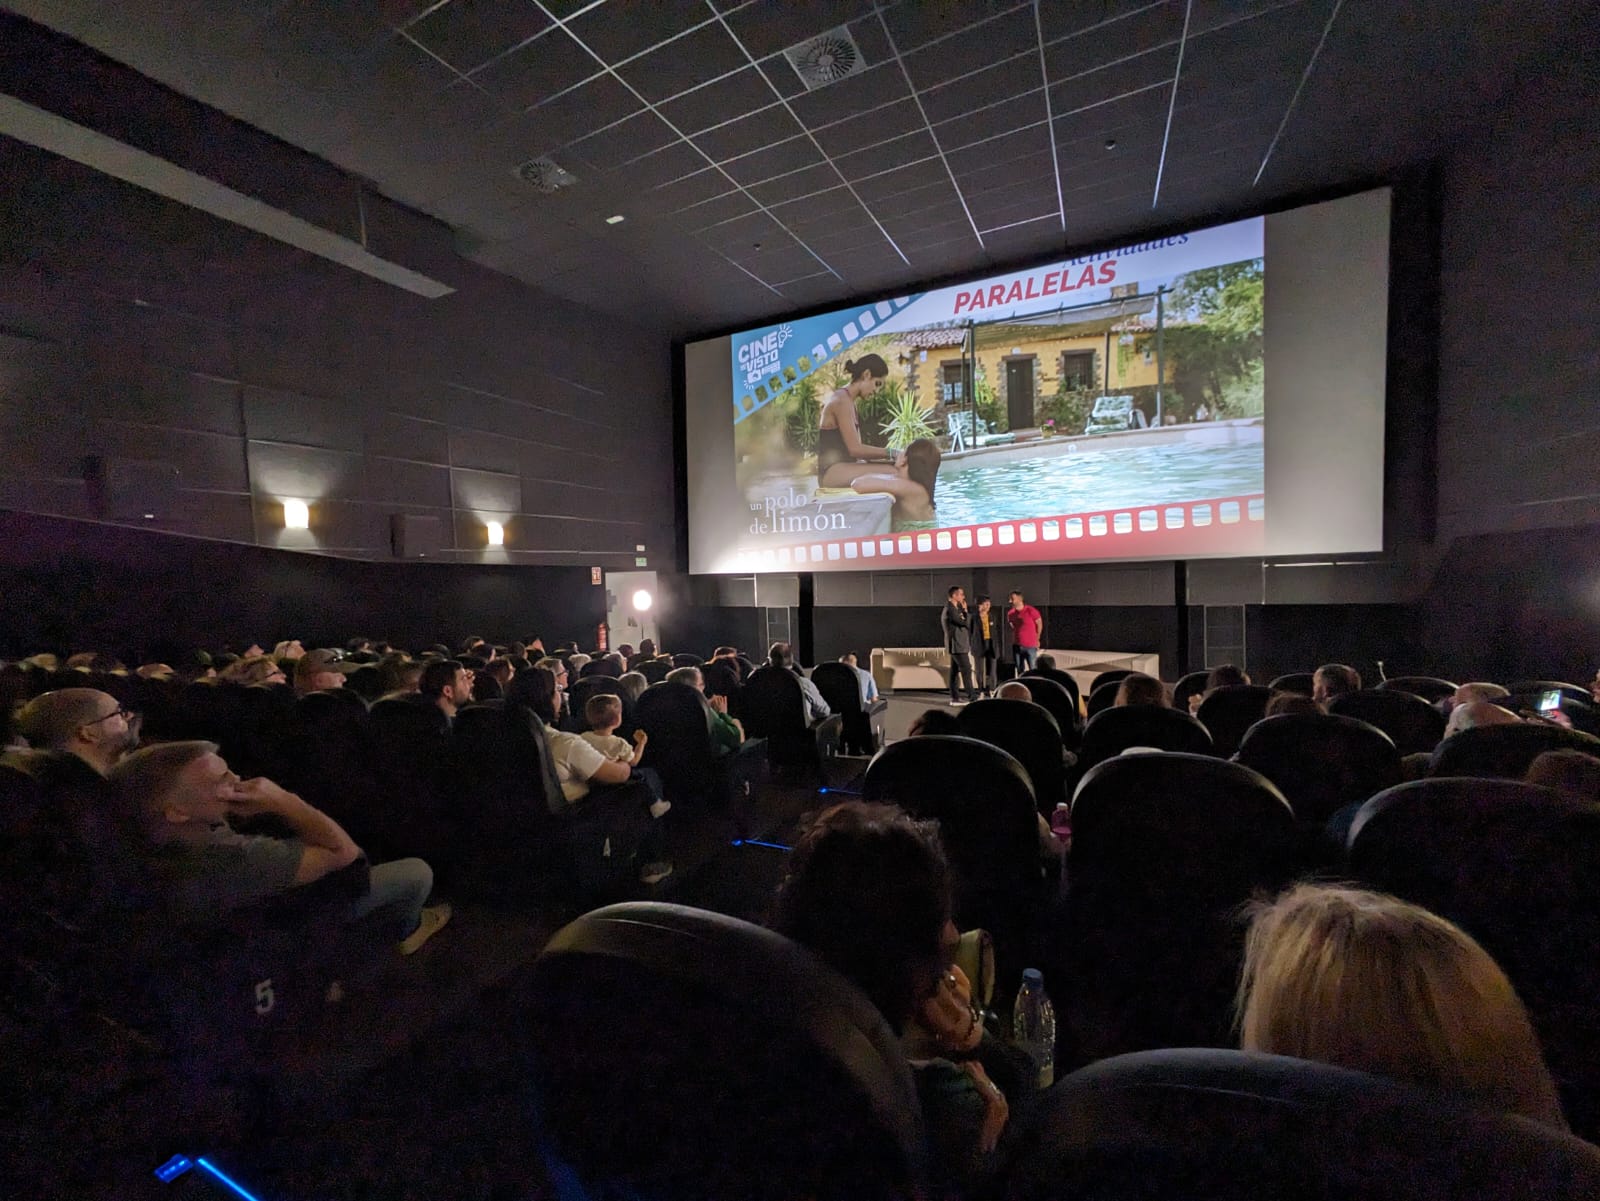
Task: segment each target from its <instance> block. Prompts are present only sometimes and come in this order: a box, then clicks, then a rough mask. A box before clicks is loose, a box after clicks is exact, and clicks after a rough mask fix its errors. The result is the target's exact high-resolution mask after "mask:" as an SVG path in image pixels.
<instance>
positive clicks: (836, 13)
mask: <svg viewBox="0 0 1600 1201" xmlns="http://www.w3.org/2000/svg"><path fill="white" fill-rule="evenodd" d="M724 7H728V6H724ZM871 9H872V4H871V0H805V3H802V4H796V3H794V0H755V3H753V4H746V5H743V6H742V7H740V8H739V9H738V11H737V12H733V13H730V14H729V15H728V16H727V18H726V20H727V22H728V28H730V29H731V30H733V32H734V34H735V35H737V36H738V38H739V40H740V41H741V42H743V43H744V46H745V49H747V50H749V51H750V55H751V57H752V58H757V59H760V58H765V57H766V56H767V55H769V54H773V53H776V52H777V51H779V50H783V49H785V48H787V47H789V46H793V45H794V44H795V43H796V42H803V41H805V40H806V39H807V38H814V37H816V36H817V35H818V34H820V33H827V32H828V30H830V29H833V28H835V27H837V26H839V25H844V24H846V23H848V22H849V21H851V20H854V19H855V18H857V17H860V16H862V15H863V14H865V13H867V12H870V11H871Z"/></svg>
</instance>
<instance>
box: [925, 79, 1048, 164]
mask: <svg viewBox="0 0 1600 1201" xmlns="http://www.w3.org/2000/svg"><path fill="white" fill-rule="evenodd" d="M1044 119H1045V98H1044V92H1043V91H1042V90H1041V91H1038V92H1033V93H1031V94H1029V95H1027V96H1016V97H1013V98H1012V99H1010V100H1002V101H1001V102H1000V103H999V104H993V105H990V106H989V107H987V108H981V109H977V110H976V111H974V112H970V113H967V114H965V115H964V116H960V117H956V118H954V119H953V120H950V121H944V122H941V123H940V124H938V125H935V126H934V127H933V132H934V135H935V136H936V137H937V138H938V139H939V145H940V146H942V147H944V149H945V150H947V151H949V150H957V149H959V148H961V147H962V146H969V145H971V144H972V143H973V142H981V141H983V140H984V139H986V138H992V137H994V136H995V135H997V134H1002V133H1005V132H1007V131H1009V130H1013V129H1017V128H1019V127H1020V126H1024V125H1034V124H1037V123H1038V122H1041V121H1043V120H1044Z"/></svg>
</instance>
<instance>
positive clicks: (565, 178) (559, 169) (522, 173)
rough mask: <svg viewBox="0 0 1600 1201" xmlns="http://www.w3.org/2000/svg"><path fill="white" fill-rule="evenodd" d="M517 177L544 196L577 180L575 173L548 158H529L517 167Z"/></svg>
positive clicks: (569, 185) (568, 186)
mask: <svg viewBox="0 0 1600 1201" xmlns="http://www.w3.org/2000/svg"><path fill="white" fill-rule="evenodd" d="M517 178H518V179H520V180H522V182H523V183H530V184H532V185H533V186H534V188H536V189H537V190H538V191H540V192H543V193H544V194H545V195H546V196H548V195H550V194H551V193H552V192H559V191H560V190H561V189H562V188H570V187H571V186H572V185H573V184H575V183H577V182H578V177H577V176H576V175H574V174H572V172H570V171H568V170H567V169H566V168H565V167H563V166H561V165H560V164H559V163H557V162H556V161H555V160H554V159H550V158H530V159H529V160H528V161H527V162H525V163H523V164H522V165H521V166H520V167H518V168H517Z"/></svg>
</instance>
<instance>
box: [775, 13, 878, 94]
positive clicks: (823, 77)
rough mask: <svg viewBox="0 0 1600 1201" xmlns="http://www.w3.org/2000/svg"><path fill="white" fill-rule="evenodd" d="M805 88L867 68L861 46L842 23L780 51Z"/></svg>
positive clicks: (835, 81) (835, 80)
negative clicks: (835, 27) (837, 26)
mask: <svg viewBox="0 0 1600 1201" xmlns="http://www.w3.org/2000/svg"><path fill="white" fill-rule="evenodd" d="M783 56H784V57H785V58H786V59H788V60H789V65H790V66H791V67H793V68H794V71H795V74H796V75H798V76H800V82H801V83H803V84H805V85H806V90H807V91H808V92H814V91H816V90H817V89H818V88H825V87H827V86H828V85H829V84H830V83H838V82H839V81H840V80H841V79H844V78H846V77H847V76H850V75H856V74H859V73H860V72H861V71H863V70H865V69H866V63H865V61H864V60H863V59H862V57H861V48H860V47H859V46H857V45H856V40H855V38H853V37H851V36H850V31H849V30H848V29H846V28H845V27H844V26H843V25H841V26H839V28H837V29H830V30H829V31H828V32H827V33H824V34H821V35H819V36H817V37H814V38H808V39H807V40H806V41H803V42H800V43H797V44H796V45H793V46H790V47H789V48H788V49H787V50H785V51H784V52H783Z"/></svg>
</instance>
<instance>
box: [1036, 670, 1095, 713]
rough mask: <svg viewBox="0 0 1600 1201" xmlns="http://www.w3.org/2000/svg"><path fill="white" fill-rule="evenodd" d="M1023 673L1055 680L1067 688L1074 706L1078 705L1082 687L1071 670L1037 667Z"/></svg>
mask: <svg viewBox="0 0 1600 1201" xmlns="http://www.w3.org/2000/svg"><path fill="white" fill-rule="evenodd" d="M1022 674H1023V676H1024V677H1028V676H1038V677H1039V678H1040V679H1044V680H1054V681H1055V682H1056V683H1057V684H1060V685H1061V687H1063V688H1065V689H1066V690H1067V692H1068V693H1069V694H1070V695H1071V697H1072V704H1073V706H1074V707H1077V705H1078V703H1079V700H1080V698H1081V693H1082V689H1080V688H1079V687H1078V681H1077V678H1076V677H1075V676H1073V674H1072V673H1071V672H1070V671H1062V670H1061V668H1059V667H1035V668H1032V669H1031V670H1029V671H1025V672H1023V673H1022Z"/></svg>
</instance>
